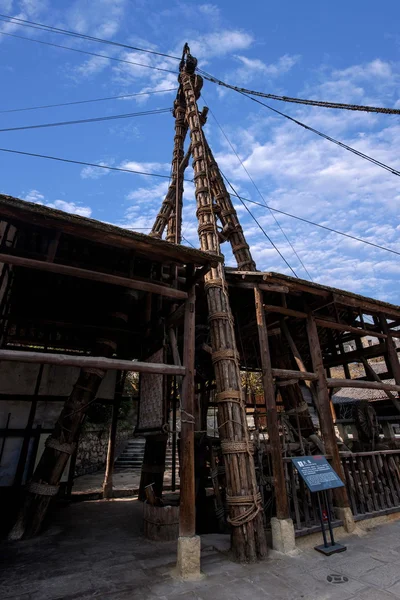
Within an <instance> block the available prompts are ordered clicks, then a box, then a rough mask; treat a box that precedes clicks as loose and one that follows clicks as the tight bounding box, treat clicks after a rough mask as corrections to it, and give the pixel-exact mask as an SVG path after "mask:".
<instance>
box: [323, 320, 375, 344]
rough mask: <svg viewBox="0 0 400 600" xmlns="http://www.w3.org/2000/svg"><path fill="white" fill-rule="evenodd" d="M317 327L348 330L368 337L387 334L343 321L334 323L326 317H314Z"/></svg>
mask: <svg viewBox="0 0 400 600" xmlns="http://www.w3.org/2000/svg"><path fill="white" fill-rule="evenodd" d="M315 322H316V324H317V325H318V327H325V328H326V329H336V330H337V331H349V332H350V333H354V334H355V335H361V336H362V337H364V336H366V335H368V336H370V337H376V338H383V339H386V338H387V335H385V334H384V333H376V332H375V331H374V332H372V331H368V330H367V329H361V327H353V326H351V325H344V324H343V323H335V322H333V321H327V320H326V319H315Z"/></svg>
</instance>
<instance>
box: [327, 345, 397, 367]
mask: <svg viewBox="0 0 400 600" xmlns="http://www.w3.org/2000/svg"><path fill="white" fill-rule="evenodd" d="M385 352H386V342H382V343H380V344H375V345H373V346H368V347H367V348H364V349H363V351H362V352H360V350H352V351H351V352H345V353H344V354H341V355H340V356H338V357H337V358H334V359H330V360H327V361H325V363H324V364H325V367H337V366H340V365H342V364H344V363H351V362H358V361H359V360H360V359H361V357H362V356H365V358H377V357H378V356H384V354H385Z"/></svg>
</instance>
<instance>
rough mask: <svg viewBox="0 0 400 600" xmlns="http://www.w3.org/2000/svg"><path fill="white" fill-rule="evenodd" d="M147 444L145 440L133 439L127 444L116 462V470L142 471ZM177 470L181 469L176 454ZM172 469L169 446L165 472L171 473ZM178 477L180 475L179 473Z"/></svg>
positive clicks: (169, 445) (170, 447) (170, 445)
mask: <svg viewBox="0 0 400 600" xmlns="http://www.w3.org/2000/svg"><path fill="white" fill-rule="evenodd" d="M145 444H146V439H145V438H140V437H137V438H132V439H131V440H129V441H128V443H127V444H126V446H125V448H124V450H123V452H122V453H121V454H120V455H119V456H118V458H117V460H116V461H115V464H114V466H115V468H116V469H141V468H142V464H143V457H144V447H145ZM175 464H176V470H177V472H178V469H179V457H178V452H176V463H175ZM171 469H172V444H167V452H166V455H165V470H166V471H171ZM177 475H178V473H177Z"/></svg>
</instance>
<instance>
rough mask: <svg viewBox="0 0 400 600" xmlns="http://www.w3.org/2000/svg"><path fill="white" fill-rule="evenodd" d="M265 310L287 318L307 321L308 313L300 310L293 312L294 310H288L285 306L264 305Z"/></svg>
mask: <svg viewBox="0 0 400 600" xmlns="http://www.w3.org/2000/svg"><path fill="white" fill-rule="evenodd" d="M264 309H265V310H266V311H267V312H271V313H279V314H280V315H286V316H287V317H295V318H297V319H306V318H307V313H305V312H302V311H300V310H293V309H292V308H286V307H285V306H275V305H273V304H264Z"/></svg>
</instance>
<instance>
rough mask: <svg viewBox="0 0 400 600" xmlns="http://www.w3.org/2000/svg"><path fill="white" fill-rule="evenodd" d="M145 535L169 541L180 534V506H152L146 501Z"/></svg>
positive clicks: (158, 540) (161, 540)
mask: <svg viewBox="0 0 400 600" xmlns="http://www.w3.org/2000/svg"><path fill="white" fill-rule="evenodd" d="M143 506H144V509H143V521H144V535H145V536H146V537H147V538H148V539H149V540H154V541H157V542H169V541H172V540H177V539H178V535H179V506H152V505H151V504H148V503H147V502H145V503H144V505H143Z"/></svg>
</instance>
